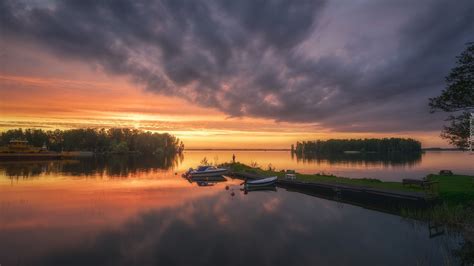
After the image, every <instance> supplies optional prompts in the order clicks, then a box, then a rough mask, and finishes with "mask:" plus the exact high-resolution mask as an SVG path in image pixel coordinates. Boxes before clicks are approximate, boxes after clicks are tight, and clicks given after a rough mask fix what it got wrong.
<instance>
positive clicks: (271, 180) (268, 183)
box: [244, 176, 277, 188]
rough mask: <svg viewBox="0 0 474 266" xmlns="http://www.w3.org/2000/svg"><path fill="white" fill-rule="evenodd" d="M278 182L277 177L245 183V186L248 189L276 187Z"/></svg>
mask: <svg viewBox="0 0 474 266" xmlns="http://www.w3.org/2000/svg"><path fill="white" fill-rule="evenodd" d="M276 180H277V177H276V176H272V177H267V178H262V179H257V180H250V181H247V182H245V184H244V186H245V187H246V188H253V187H266V186H271V185H274V184H275V182H276Z"/></svg>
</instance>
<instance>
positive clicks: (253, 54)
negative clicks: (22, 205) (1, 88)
mask: <svg viewBox="0 0 474 266" xmlns="http://www.w3.org/2000/svg"><path fill="white" fill-rule="evenodd" d="M0 10H1V11H0V12H1V13H0V34H1V35H2V36H4V37H5V40H15V41H20V42H29V43H35V44H37V45H40V46H41V47H43V49H45V50H47V51H48V52H51V53H53V54H56V55H58V56H60V57H62V58H65V59H70V60H79V61H83V62H87V63H90V64H93V65H96V66H99V67H101V68H102V69H103V70H104V71H106V72H108V73H111V74H114V75H120V76H128V77H130V78H131V79H132V80H133V81H135V82H137V83H139V84H141V85H143V86H144V87H145V88H146V89H147V90H150V91H155V92H157V93H161V94H165V95H174V96H178V97H182V98H185V99H187V100H188V101H191V102H193V103H197V104H199V105H202V106H208V107H213V108H216V109H218V110H221V111H223V112H225V113H227V114H229V115H230V116H253V117H263V118H270V119H275V120H277V121H289V122H309V123H315V124H319V125H322V126H326V127H330V128H334V129H337V130H340V131H402V130H405V131H406V130H420V129H435V128H438V127H439V126H440V122H442V119H440V117H439V116H434V117H433V116H430V115H429V114H428V112H427V111H428V108H427V98H428V97H432V96H435V95H436V94H438V93H439V91H440V90H441V88H442V87H443V85H444V76H445V75H446V74H447V73H448V71H449V69H450V67H452V65H453V63H454V60H455V59H454V57H455V56H456V55H457V54H459V53H460V52H461V51H462V50H463V49H464V44H465V43H466V42H468V41H473V39H472V38H474V37H473V35H472V33H473V30H474V18H473V16H472V14H473V13H474V3H473V2H472V1H470V0H462V1H457V2H456V3H455V4H453V3H452V2H450V1H441V0H439V1H436V0H435V1H431V0H430V1H428V0H426V1H417V2H416V3H413V2H412V1H397V2H393V1H371V2H356V1H347V2H340V1H334V2H326V1H255V0H248V1H200V2H199V1H174V0H173V1H171V0H170V1H149V0H139V1H126V0H118V1H74V0H65V1H45V2H42V3H41V4H39V3H38V2H30V1H25V2H22V1H8V0H7V1H1V2H0ZM2 38H3V37H2Z"/></svg>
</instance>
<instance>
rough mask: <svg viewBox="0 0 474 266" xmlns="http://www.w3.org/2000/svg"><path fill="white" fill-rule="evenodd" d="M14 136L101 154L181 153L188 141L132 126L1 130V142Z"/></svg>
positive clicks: (53, 147)
mask: <svg viewBox="0 0 474 266" xmlns="http://www.w3.org/2000/svg"><path fill="white" fill-rule="evenodd" d="M12 139H22V140H27V141H28V142H29V144H31V145H33V146H37V147H39V146H42V145H43V144H44V145H46V146H47V147H48V149H49V150H52V151H93V152H97V153H140V154H146V155H150V154H154V155H167V154H174V153H179V152H181V151H182V150H183V149H184V144H183V142H182V141H180V140H179V139H178V138H176V137H175V136H173V135H170V134H168V133H163V134H159V133H152V132H149V131H142V130H137V129H128V128H111V129H92V128H87V129H70V130H58V129H57V130H54V131H52V130H49V131H45V130H41V129H25V130H23V129H12V130H8V131H6V132H3V133H1V135H0V144H1V145H6V144H8V142H9V141H10V140H12Z"/></svg>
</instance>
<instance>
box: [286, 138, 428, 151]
mask: <svg viewBox="0 0 474 266" xmlns="http://www.w3.org/2000/svg"><path fill="white" fill-rule="evenodd" d="M292 150H293V151H294V152H295V153H296V154H328V153H342V152H345V151H357V152H377V153H391V152H404V153H406V152H421V143H420V142H419V141H417V140H414V139H403V138H383V139H330V140H316V141H303V142H297V143H296V147H294V146H293V145H292Z"/></svg>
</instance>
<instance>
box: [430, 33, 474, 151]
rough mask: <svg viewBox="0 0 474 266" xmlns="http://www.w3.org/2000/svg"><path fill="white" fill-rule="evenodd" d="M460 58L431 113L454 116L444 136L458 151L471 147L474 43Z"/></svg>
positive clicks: (448, 119)
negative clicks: (438, 112)
mask: <svg viewBox="0 0 474 266" xmlns="http://www.w3.org/2000/svg"><path fill="white" fill-rule="evenodd" d="M467 45H468V46H467V48H466V50H464V51H463V52H462V53H461V54H460V55H459V56H457V57H456V58H457V62H456V67H454V68H453V69H451V72H450V73H449V75H448V76H447V77H446V88H445V89H444V90H443V91H442V92H441V95H440V96H438V97H435V98H431V99H430V103H429V105H430V107H431V112H436V111H439V110H441V111H444V112H449V113H452V115H450V116H449V117H448V118H447V119H446V121H449V122H450V123H449V125H447V126H444V128H443V132H442V133H441V136H442V137H443V138H445V139H447V140H448V141H449V143H451V144H452V145H455V146H457V147H459V148H467V147H468V146H469V119H470V112H473V111H474V42H471V43H468V44H467Z"/></svg>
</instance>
